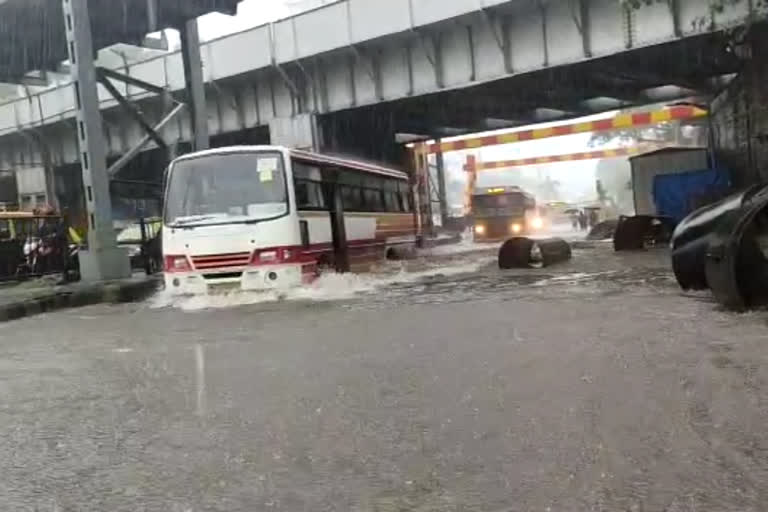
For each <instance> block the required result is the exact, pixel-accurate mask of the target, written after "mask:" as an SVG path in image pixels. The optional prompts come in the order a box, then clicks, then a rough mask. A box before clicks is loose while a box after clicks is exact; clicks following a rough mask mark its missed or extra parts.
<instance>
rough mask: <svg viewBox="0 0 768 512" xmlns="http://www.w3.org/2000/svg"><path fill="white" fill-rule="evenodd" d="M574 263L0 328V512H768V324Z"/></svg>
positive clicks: (665, 275) (396, 278) (444, 263)
mask: <svg viewBox="0 0 768 512" xmlns="http://www.w3.org/2000/svg"><path fill="white" fill-rule="evenodd" d="M575 245H576V246H577V249H575V253H574V259H573V260H572V261H571V262H569V263H566V264H563V265H560V266H555V267H551V268H547V269H536V270H512V271H502V270H499V269H498V268H496V265H495V261H494V258H493V256H494V249H495V248H494V247H471V246H470V245H469V244H467V245H466V246H465V247H463V248H462V247H454V248H453V249H447V248H439V249H438V250H437V251H436V253H431V254H429V255H425V256H423V257H422V258H420V259H418V260H416V261H412V262H407V263H397V264H395V263H391V264H387V265H383V266H382V267H381V268H379V269H377V271H376V272H375V273H373V274H370V275H346V276H326V277H324V278H322V279H320V280H319V281H318V282H317V283H316V284H315V285H314V286H312V287H310V288H308V289H304V290H297V291H292V292H287V293H284V294H281V295H269V294H266V295H245V296H243V295H231V296H217V297H210V298H193V299H171V298H170V297H168V296H165V295H163V294H159V295H158V296H157V297H154V298H152V299H151V300H149V301H147V302H146V303H143V304H127V305H119V306H95V307H89V308H83V309H77V310H68V311H62V312H58V313H53V314H49V315H43V316H39V317H34V318H30V319H25V320H21V321H18V322H12V323H7V324H0V337H2V339H3V343H2V345H0V366H1V367H2V372H0V404H1V405H0V422H1V423H2V425H3V430H4V435H3V436H2V437H0V474H2V476H3V478H2V479H0V510H30V511H32V510H35V511H48V510H50V511H70V510H72V511H80V510H87V511H90V510H116V511H153V512H154V511H158V512H159V511H172V512H177V511H178V512H188V511H193V512H198V511H215V512H218V511H254V510H281V511H316V510H322V511H337V510H338V511H347V510H350V511H370V512H389V511H420V512H424V511H446V510H447V511H475V510H477V511H529V510H530V511H548V512H551V511H568V512H570V511H576V510H579V511H580V510H587V511H593V510H594V511H667V512H673V511H691V512H693V511H697V512H698V511H733V512H736V511H739V512H741V511H758V510H764V509H765V504H766V503H768V491H767V490H766V489H768V488H767V487H766V485H765V482H766V481H768V433H767V431H766V429H765V425H766V424H767V421H768V351H766V350H765V344H766V341H767V337H766V334H765V326H766V319H767V318H768V316H766V314H765V313H762V312H757V313H751V314H747V315H733V314H730V313H726V312H723V311H720V310H718V308H717V306H716V305H715V303H714V301H712V300H710V298H709V296H708V294H704V293H699V294H684V293H682V292H680V290H679V289H678V288H677V286H676V284H675V282H674V279H673V277H672V276H671V274H670V271H669V261H668V254H667V253H666V251H664V250H655V251H647V252H642V253H631V254H622V255H616V254H614V253H613V252H612V250H611V247H610V244H604V243H590V244H586V243H582V244H575Z"/></svg>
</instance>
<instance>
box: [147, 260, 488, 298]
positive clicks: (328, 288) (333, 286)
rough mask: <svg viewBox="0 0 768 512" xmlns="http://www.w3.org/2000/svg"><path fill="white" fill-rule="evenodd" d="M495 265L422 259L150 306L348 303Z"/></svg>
mask: <svg viewBox="0 0 768 512" xmlns="http://www.w3.org/2000/svg"><path fill="white" fill-rule="evenodd" d="M493 261H494V258H493V257H492V256H478V255H474V256H472V257H462V258H456V259H451V260H449V261H448V262H446V260H444V259H443V260H441V261H430V260H428V259H426V258H419V259H418V260H416V261H410V262H398V263H386V264H383V265H381V266H380V267H379V268H377V269H376V270H375V271H373V272H370V273H362V274H357V273H349V274H336V273H327V274H324V275H322V276H320V278H319V279H318V280H317V281H315V282H314V283H313V284H311V285H309V286H305V287H300V288H295V289H291V290H279V291H277V290H275V291H265V292H234V293H227V294H217V295H196V296H185V297H174V296H172V295H171V294H169V293H166V292H164V291H163V292H160V293H158V294H157V295H156V296H155V297H154V298H153V299H152V300H151V306H152V307H155V308H162V307H174V308H179V309H182V310H185V311H195V310H203V309H211V308H226V307H234V306H244V305H249V304H259V303H269V302H278V301H301V300H304V301H335V300H345V299H351V298H353V297H355V296H359V295H364V294H369V293H372V292H375V291H377V290H381V289H382V288H385V287H388V286H392V285H397V284H404V283H415V282H418V281H420V280H423V279H426V278H430V277H436V276H456V275H461V274H468V273H472V272H476V271H478V270H479V269H480V268H482V267H484V266H487V265H489V264H491V263H492V262H493Z"/></svg>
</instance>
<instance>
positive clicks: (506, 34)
mask: <svg viewBox="0 0 768 512" xmlns="http://www.w3.org/2000/svg"><path fill="white" fill-rule="evenodd" d="M726 4H727V5H726V7H725V8H724V9H722V10H718V9H714V8H712V7H711V6H710V2H709V1H702V0H668V1H665V2H658V3H653V4H651V5H643V6H642V7H640V8H638V9H632V8H626V7H623V6H622V5H623V4H622V3H621V2H620V1H619V0H549V1H544V0H451V1H449V2H448V1H445V0H387V1H383V0H341V1H339V2H336V3H333V4H330V5H326V6H324V7H321V8H318V9H315V10H312V11H309V12H306V13H303V14H300V15H298V16H294V17H291V18H288V19H285V20H282V21H279V22H276V23H273V24H268V25H264V26H260V27H256V28H253V29H250V30H247V31H244V32H241V33H237V34H234V35H230V36H227V37H223V38H220V39H217V40H214V41H210V42H207V43H204V44H203V45H202V47H201V53H202V59H203V63H204V77H205V80H206V83H207V99H208V107H207V108H208V126H209V130H210V133H211V135H212V143H213V145H226V144H232V143H256V142H266V141H268V140H272V141H273V142H277V143H286V144H290V145H294V146H299V147H308V146H316V147H317V146H321V147H323V148H327V149H331V150H336V151H344V152H352V153H357V154H360V155H363V156H367V157H370V158H376V159H383V160H389V161H397V160H398V159H399V158H400V157H401V148H399V147H398V146H397V145H396V144H395V143H394V135H395V133H403V132H405V133H414V134H424V135H429V136H445V135H456V134H460V133H465V132H471V131H478V130H487V129H493V128H503V127H511V126H516V125H521V124H526V123H530V122H535V121H544V120H553V119H558V118H570V117H575V116H579V115H583V114H589V113H594V112H600V111H605V110H612V109H615V108H619V107H627V106H632V105H640V104H646V103H650V102H654V101H660V100H670V99H675V98H680V97H689V96H691V95H702V96H704V97H709V96H711V95H712V94H713V93H714V92H715V91H717V90H718V89H719V88H720V87H721V85H722V84H723V83H724V81H725V80H726V79H727V77H728V76H731V75H732V74H734V73H736V72H738V70H739V68H740V62H739V58H738V52H737V51H734V49H733V47H732V46H729V44H730V41H732V40H733V30H731V29H735V30H736V32H737V33H738V30H739V29H740V28H741V27H744V26H746V25H747V24H749V23H752V22H753V21H755V20H756V19H758V18H761V17H762V16H763V13H762V12H758V10H757V8H756V7H755V6H754V4H755V3H754V2H753V1H752V0H736V1H734V2H726ZM118 71H120V72H122V73H124V74H127V75H130V76H131V77H134V78H137V79H140V80H143V81H146V82H151V83H153V84H155V85H157V86H160V87H162V88H164V89H167V90H169V91H173V92H177V91H182V90H183V89H184V87H185V79H184V72H183V66H182V60H181V56H180V55H179V54H178V53H168V54H164V55H160V56H156V57H153V58H150V59H147V60H145V61H142V62H138V63H134V64H127V65H124V66H120V67H119V68H118ZM113 84H114V86H115V87H116V88H117V89H118V90H119V91H120V92H121V93H123V94H124V95H127V96H128V97H129V98H131V99H132V100H134V101H135V102H137V103H138V104H139V105H140V108H141V110H142V111H143V112H144V114H146V115H148V117H150V118H154V119H153V120H154V121H155V122H158V121H160V118H161V117H162V112H163V108H162V99H161V97H160V96H159V95H156V94H154V93H150V92H147V91H145V90H143V89H140V88H137V87H133V86H131V85H130V84H125V83H123V82H113ZM73 97H74V96H73V91H72V85H71V84H65V85H59V86H55V87H51V88H49V89H47V90H44V91H41V92H37V93H35V94H30V95H28V96H26V97H21V98H18V99H15V100H13V101H9V102H7V103H4V104H0V169H8V168H10V169H14V168H24V167H35V166H39V165H42V164H43V163H44V161H46V159H44V158H42V155H41V152H40V142H33V141H32V140H31V139H30V138H29V137H22V136H20V134H23V133H26V132H30V131H34V132H35V133H36V134H37V135H39V137H37V138H36V139H35V140H37V141H42V144H44V145H46V146H47V148H46V151H47V152H48V158H47V161H49V162H50V165H54V166H56V167H62V166H67V165H70V164H74V163H76V162H77V161H78V150H77V138H76V130H75V119H74V105H73ZM99 98H100V100H101V108H102V111H103V116H104V130H105V135H106V137H105V140H106V143H107V146H108V156H109V157H110V158H112V159H115V158H117V157H119V156H120V155H121V154H123V153H125V152H126V151H128V150H129V148H131V147H132V146H133V145H135V144H136V143H137V142H138V141H139V140H140V139H141V138H142V136H143V135H144V134H143V132H142V129H141V127H140V126H139V124H138V123H136V122H135V121H133V118H132V117H130V116H127V115H125V113H124V111H123V110H121V109H119V108H117V107H118V105H117V103H116V102H115V101H114V100H113V99H112V97H111V96H110V95H109V94H108V93H107V91H106V90H105V89H104V88H103V87H102V86H99ZM161 135H162V138H163V139H164V140H165V141H166V142H168V143H170V144H174V143H181V144H184V143H186V142H189V140H190V137H191V134H190V123H189V117H188V113H182V114H180V115H179V116H177V118H176V119H174V120H173V121H172V122H170V123H168V124H167V125H166V126H165V127H164V128H163V129H162V131H161ZM153 146H154V144H153V143H150V144H149V145H148V146H147V148H149V149H151V148H152V147H153ZM158 161H159V159H151V162H153V163H152V165H154V164H155V163H156V162H158ZM146 163H147V162H146V161H145V167H146ZM153 172H155V173H159V169H154V171H153Z"/></svg>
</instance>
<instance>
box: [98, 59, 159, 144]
mask: <svg viewBox="0 0 768 512" xmlns="http://www.w3.org/2000/svg"><path fill="white" fill-rule="evenodd" d="M97 79H98V81H99V83H100V84H101V85H103V86H104V88H105V89H106V90H107V92H109V94H110V95H111V96H112V97H113V98H115V100H116V101H117V102H118V103H119V104H120V106H121V107H122V108H123V110H124V111H125V112H126V113H127V114H128V115H129V116H130V117H131V118H132V119H133V120H134V121H136V122H137V123H138V124H139V126H141V128H142V129H143V130H144V132H146V134H147V135H149V137H150V138H151V139H152V140H153V141H155V144H157V147H159V148H161V149H166V144H165V141H164V140H163V138H162V137H161V136H160V135H159V134H158V133H157V132H156V131H155V129H154V128H153V127H152V126H151V125H150V124H149V123H148V122H147V120H146V119H144V114H143V113H142V112H141V110H139V108H138V107H137V106H136V105H134V104H133V103H131V102H130V101H128V100H127V99H125V97H124V96H123V95H122V94H120V91H118V90H117V88H116V87H115V86H114V85H113V84H112V82H110V81H109V79H108V78H107V77H106V76H104V75H103V74H101V73H97Z"/></svg>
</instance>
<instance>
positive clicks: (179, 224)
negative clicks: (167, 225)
mask: <svg viewBox="0 0 768 512" xmlns="http://www.w3.org/2000/svg"><path fill="white" fill-rule="evenodd" d="M217 217H218V216H217V215H198V216H195V217H185V218H181V219H176V222H174V223H173V224H171V227H172V228H181V227H185V226H189V225H190V224H192V223H193V222H205V221H206V220H211V219H215V218H217Z"/></svg>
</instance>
